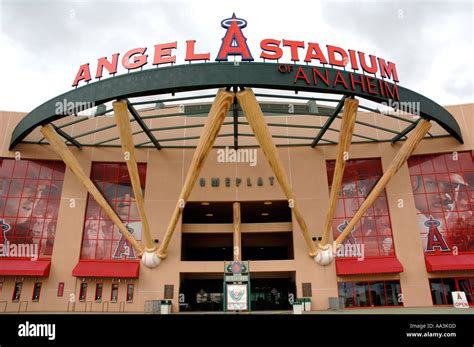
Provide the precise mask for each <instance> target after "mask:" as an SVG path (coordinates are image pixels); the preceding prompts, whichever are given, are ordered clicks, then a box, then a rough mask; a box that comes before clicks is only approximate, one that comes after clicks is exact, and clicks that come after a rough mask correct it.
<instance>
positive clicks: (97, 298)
mask: <svg viewBox="0 0 474 347" xmlns="http://www.w3.org/2000/svg"><path fill="white" fill-rule="evenodd" d="M102 287H103V284H102V283H97V284H96V285H95V301H98V302H100V301H101V300H102Z"/></svg>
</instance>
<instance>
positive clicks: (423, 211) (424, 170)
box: [408, 152, 474, 253]
mask: <svg viewBox="0 0 474 347" xmlns="http://www.w3.org/2000/svg"><path fill="white" fill-rule="evenodd" d="M408 168H409V171H410V179H411V184H412V189H413V195H414V198H415V206H416V210H417V211H416V213H417V217H418V224H419V228H420V234H421V238H422V241H423V250H424V251H425V252H427V253H428V252H451V251H452V250H453V249H455V248H454V247H456V249H457V251H458V252H473V251H474V164H473V160H472V155H471V154H470V153H469V152H464V153H454V154H453V153H447V154H435V155H420V156H414V157H411V158H410V159H409V160H408Z"/></svg>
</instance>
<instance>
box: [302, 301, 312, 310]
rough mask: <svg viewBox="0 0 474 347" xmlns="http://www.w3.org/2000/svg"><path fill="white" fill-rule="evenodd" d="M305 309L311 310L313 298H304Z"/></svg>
mask: <svg viewBox="0 0 474 347" xmlns="http://www.w3.org/2000/svg"><path fill="white" fill-rule="evenodd" d="M301 300H302V301H303V311H311V298H302V299H301Z"/></svg>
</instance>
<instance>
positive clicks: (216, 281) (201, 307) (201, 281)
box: [179, 273, 224, 312]
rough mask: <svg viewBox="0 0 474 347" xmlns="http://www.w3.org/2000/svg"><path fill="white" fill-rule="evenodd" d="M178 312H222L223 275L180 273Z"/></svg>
mask: <svg viewBox="0 0 474 347" xmlns="http://www.w3.org/2000/svg"><path fill="white" fill-rule="evenodd" d="M179 293H180V303H179V311H180V312H186V311H204V312H205V311H209V312H212V311H223V309H224V307H223V302H224V300H223V298H224V297H223V274H221V273H216V274H214V273H206V274H199V273H196V274H194V273H182V274H181V286H180V289H179Z"/></svg>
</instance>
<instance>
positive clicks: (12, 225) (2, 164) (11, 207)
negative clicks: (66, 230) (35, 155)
mask: <svg viewBox="0 0 474 347" xmlns="http://www.w3.org/2000/svg"><path fill="white" fill-rule="evenodd" d="M64 171H65V165H64V163H62V162H57V161H43V160H41V161H40V160H14V159H0V226H1V228H2V231H3V233H0V243H1V244H5V243H6V242H9V243H11V244H34V245H38V249H37V252H38V254H31V250H30V247H22V248H21V249H22V250H23V252H24V254H21V255H19V256H22V257H25V258H32V257H37V256H38V257H42V258H45V257H46V258H48V257H51V254H52V251H53V245H54V237H55V234H56V222H57V218H58V211H59V205H60V201H61V191H62V186H63V180H64Z"/></svg>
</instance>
